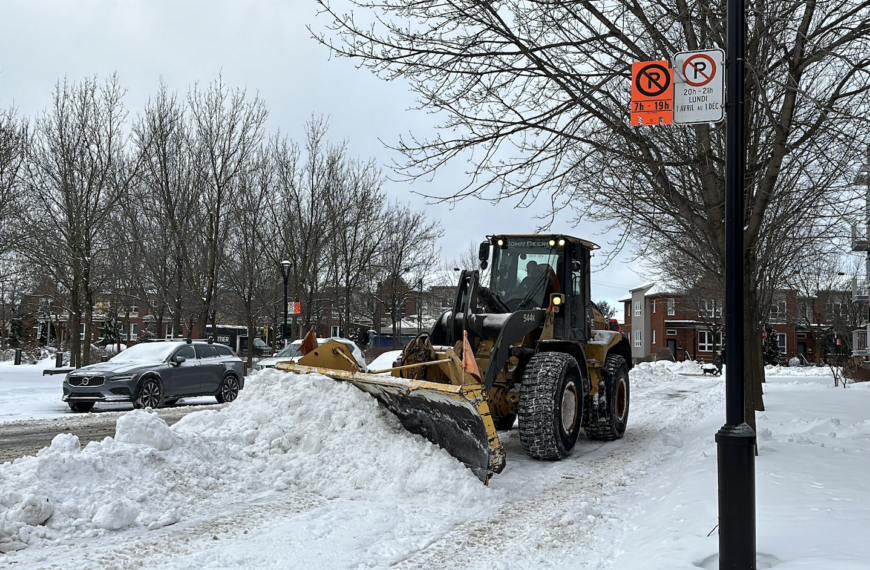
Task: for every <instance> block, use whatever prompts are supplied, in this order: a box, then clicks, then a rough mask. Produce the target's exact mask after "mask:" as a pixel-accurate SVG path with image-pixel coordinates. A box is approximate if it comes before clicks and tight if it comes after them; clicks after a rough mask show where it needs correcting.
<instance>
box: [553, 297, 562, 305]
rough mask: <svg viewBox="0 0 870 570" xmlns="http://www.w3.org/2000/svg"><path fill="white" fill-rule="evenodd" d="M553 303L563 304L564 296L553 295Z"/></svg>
mask: <svg viewBox="0 0 870 570" xmlns="http://www.w3.org/2000/svg"><path fill="white" fill-rule="evenodd" d="M553 304H554V305H556V306H557V307H558V306H559V305H561V304H562V297H553Z"/></svg>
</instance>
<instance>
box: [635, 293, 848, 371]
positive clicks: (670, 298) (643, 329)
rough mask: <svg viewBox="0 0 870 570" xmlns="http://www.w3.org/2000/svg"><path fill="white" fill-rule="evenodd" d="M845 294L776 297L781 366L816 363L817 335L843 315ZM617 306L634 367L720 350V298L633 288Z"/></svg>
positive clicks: (703, 357) (706, 356)
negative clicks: (801, 359)
mask: <svg viewBox="0 0 870 570" xmlns="http://www.w3.org/2000/svg"><path fill="white" fill-rule="evenodd" d="M843 295H844V294H843V293H841V292H836V291H830V292H824V293H820V294H819V296H818V297H817V298H812V299H808V298H802V297H799V296H798V294H797V292H795V291H777V292H775V293H774V296H773V300H772V302H771V308H770V315H769V318H768V322H769V323H770V324H771V325H773V327H774V329H776V334H777V341H778V343H779V346H780V352H781V353H782V356H783V360H784V361H785V360H788V359H790V358H792V357H795V356H798V355H803V356H804V357H805V358H806V359H807V360H808V361H813V360H815V358H816V352H819V351H820V350H821V346H820V345H818V343H817V340H818V339H817V337H818V336H819V335H818V332H819V331H821V330H824V331H827V330H828V329H829V328H830V327H828V326H827V324H828V323H831V322H833V321H834V320H836V319H837V318H840V316H841V315H842V314H843V313H844V311H845V303H847V302H849V300H847V299H841V298H840V297H841V296H843ZM620 301H621V302H623V303H624V308H625V325H624V327H623V328H624V330H625V331H626V333H627V334H628V336H629V340H630V342H631V349H632V360H634V361H635V362H640V361H643V360H652V359H655V358H658V357H665V355H666V353H665V350H668V351H669V353H670V355H672V356H673V357H674V358H676V359H677V360H687V359H690V360H699V361H703V362H710V361H712V360H713V358H714V355H715V351H716V350H719V349H721V348H722V344H723V341H724V340H725V338H724V333H725V313H724V310H723V303H722V301H721V300H720V299H712V298H704V296H703V294H702V293H685V292H673V291H667V290H665V289H662V288H661V287H660V286H659V285H658V284H656V283H647V284H644V285H641V286H640V287H636V288H634V289H631V290H630V296H629V297H626V298H623V299H621V300H620ZM814 331H815V332H816V333H817V335H816V336H814V335H813V332H814ZM759 342H761V339H759ZM663 349H664V350H663Z"/></svg>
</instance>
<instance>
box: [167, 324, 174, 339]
mask: <svg viewBox="0 0 870 570" xmlns="http://www.w3.org/2000/svg"><path fill="white" fill-rule="evenodd" d="M174 333H175V331H174V329H173V328H172V327H166V340H172V338H173V336H174Z"/></svg>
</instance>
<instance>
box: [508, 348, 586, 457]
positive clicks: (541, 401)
mask: <svg viewBox="0 0 870 570" xmlns="http://www.w3.org/2000/svg"><path fill="white" fill-rule="evenodd" d="M519 416H520V429H519V431H520V443H521V444H522V446H523V449H524V450H525V452H526V453H527V454H528V455H529V456H530V457H534V458H535V459H564V458H565V457H567V456H568V455H570V453H571V450H572V449H573V448H574V444H575V443H577V436H578V434H579V433H580V423H581V419H582V417H583V383H582V378H581V373H580V367H579V366H578V365H577V361H576V360H575V359H574V357H573V356H571V355H570V354H564V353H561V352H540V353H538V354H536V355H534V356H533V357H532V358H531V359H530V360H529V363H528V364H527V365H526V369H525V372H524V373H523V381H522V385H521V386H520V403H519Z"/></svg>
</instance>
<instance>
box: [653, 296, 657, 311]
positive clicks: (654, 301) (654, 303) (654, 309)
mask: <svg viewBox="0 0 870 570" xmlns="http://www.w3.org/2000/svg"><path fill="white" fill-rule="evenodd" d="M657 300H658V299H653V314H655V312H656V301H657Z"/></svg>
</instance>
